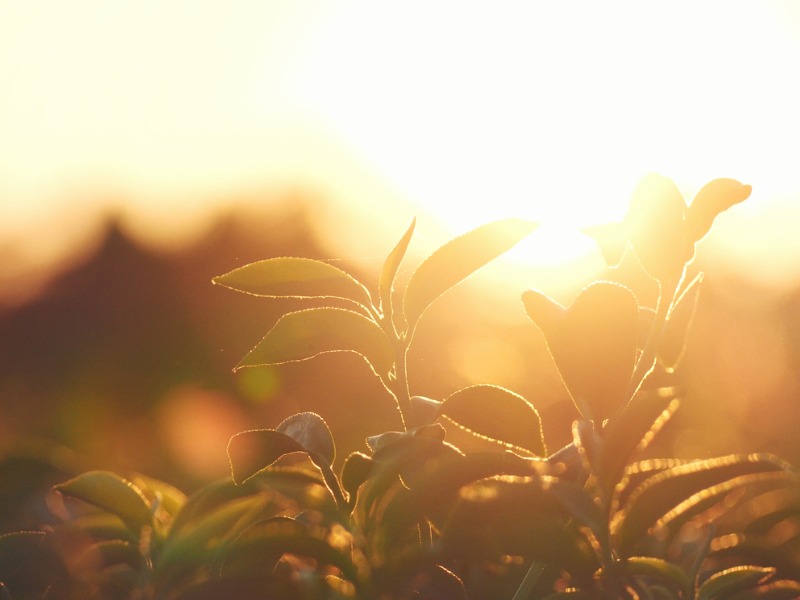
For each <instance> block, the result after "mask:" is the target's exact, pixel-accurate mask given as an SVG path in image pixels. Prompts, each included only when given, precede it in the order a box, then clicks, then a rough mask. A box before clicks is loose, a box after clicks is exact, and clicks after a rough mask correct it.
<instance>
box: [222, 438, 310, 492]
mask: <svg viewBox="0 0 800 600" xmlns="http://www.w3.org/2000/svg"><path fill="white" fill-rule="evenodd" d="M292 452H306V449H305V447H303V445H302V444H301V443H300V442H298V441H297V440H295V439H293V438H291V437H289V436H288V435H286V434H285V433H281V432H280V431H275V430H274V429H251V430H249V431H242V432H240V433H237V434H235V435H234V436H232V437H231V439H230V441H229V442H228V459H229V460H230V463H231V475H232V476H233V480H234V481H235V482H236V483H237V484H240V483H243V482H245V481H247V480H248V479H250V477H252V476H253V475H255V474H256V473H258V472H259V471H260V470H261V469H264V468H266V467H268V466H270V465H271V464H273V463H274V462H275V461H276V460H278V459H279V458H281V457H282V456H284V455H286V454H290V453H292Z"/></svg>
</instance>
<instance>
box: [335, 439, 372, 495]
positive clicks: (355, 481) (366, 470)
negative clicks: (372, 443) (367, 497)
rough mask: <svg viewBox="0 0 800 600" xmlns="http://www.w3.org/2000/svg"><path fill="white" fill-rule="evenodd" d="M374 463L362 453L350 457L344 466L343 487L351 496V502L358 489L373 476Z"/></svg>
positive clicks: (354, 453)
mask: <svg viewBox="0 0 800 600" xmlns="http://www.w3.org/2000/svg"><path fill="white" fill-rule="evenodd" d="M373 467H374V461H373V460H372V458H370V457H369V456H367V455H366V454H362V453H361V452H353V453H352V454H350V456H348V457H347V458H346V459H345V461H344V465H343V466H342V475H341V480H342V487H343V488H344V489H345V491H347V493H348V494H349V495H350V501H351V503H352V501H353V500H354V499H355V497H356V494H357V492H358V488H359V487H361V484H362V483H364V482H365V481H366V480H367V479H369V478H370V476H371V475H372V469H373Z"/></svg>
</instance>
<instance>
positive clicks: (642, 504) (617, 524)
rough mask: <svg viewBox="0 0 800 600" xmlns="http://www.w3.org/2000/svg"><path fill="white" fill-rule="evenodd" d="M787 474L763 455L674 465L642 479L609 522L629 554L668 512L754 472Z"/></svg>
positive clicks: (772, 459)
mask: <svg viewBox="0 0 800 600" xmlns="http://www.w3.org/2000/svg"><path fill="white" fill-rule="evenodd" d="M781 471H786V464H785V463H783V462H781V461H779V460H777V459H775V458H773V457H771V456H769V455H762V454H751V455H733V456H725V457H721V458H715V459H709V460H700V461H694V462H690V463H687V464H682V465H678V466H675V467H673V468H670V469H666V470H664V471H661V472H659V473H657V474H656V475H653V476H652V477H650V478H649V479H647V480H645V481H644V483H642V484H641V485H640V486H639V487H638V488H637V489H636V490H634V491H633V493H631V495H630V496H629V497H628V499H627V501H626V503H625V506H624V507H623V508H622V511H621V512H620V513H618V514H617V515H616V516H615V518H614V519H613V521H612V531H614V535H615V537H616V538H617V540H618V544H619V548H620V550H621V551H622V552H628V551H630V550H631V549H632V548H633V547H634V546H635V544H636V543H637V542H638V541H639V540H640V539H642V538H643V537H644V536H645V535H646V534H647V531H648V530H649V529H650V528H651V527H652V526H653V525H655V524H656V522H657V521H659V520H660V519H662V518H664V517H665V515H667V513H669V511H671V510H672V509H674V508H675V507H677V506H678V505H680V504H681V503H682V502H684V501H687V500H689V499H690V498H692V497H693V496H694V495H695V494H698V493H700V492H702V491H703V490H706V489H709V488H712V487H713V486H715V485H718V484H721V483H722V482H725V481H728V480H731V479H734V478H736V477H740V476H743V475H749V474H755V473H769V472H781Z"/></svg>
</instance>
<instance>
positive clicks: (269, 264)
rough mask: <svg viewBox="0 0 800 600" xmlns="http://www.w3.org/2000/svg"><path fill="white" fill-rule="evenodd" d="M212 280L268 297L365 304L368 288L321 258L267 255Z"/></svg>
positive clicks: (368, 301)
mask: <svg viewBox="0 0 800 600" xmlns="http://www.w3.org/2000/svg"><path fill="white" fill-rule="evenodd" d="M212 281H213V282H214V283H215V284H217V285H221V286H224V287H227V288H230V289H232V290H236V291H238V292H244V293H246V294H253V295H255V296H265V297H268V298H280V297H288V298H346V299H348V300H352V301H354V302H357V303H359V304H362V305H364V306H369V305H370V304H371V300H370V296H369V292H368V291H367V289H366V288H365V287H364V286H363V285H361V284H360V283H359V282H358V281H357V280H356V279H354V278H353V277H352V276H351V275H349V274H348V273H346V272H345V271H342V270H341V269H339V268H337V267H334V266H333V265H330V264H328V263H326V262H322V261H320V260H313V259H310V258H294V257H281V258H268V259H266V260H260V261H257V262H254V263H250V264H248V265H245V266H243V267H239V268H238V269H234V270H233V271H230V272H229V273H225V274H224V275H219V276H217V277H214V279H213V280H212Z"/></svg>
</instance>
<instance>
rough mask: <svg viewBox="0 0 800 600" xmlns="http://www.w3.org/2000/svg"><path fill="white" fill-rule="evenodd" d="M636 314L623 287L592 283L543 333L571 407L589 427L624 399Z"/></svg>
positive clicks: (630, 295) (633, 352) (632, 300)
mask: <svg viewBox="0 0 800 600" xmlns="http://www.w3.org/2000/svg"><path fill="white" fill-rule="evenodd" d="M638 316H639V308H638V305H637V303H636V298H635V297H634V295H633V293H632V292H631V291H630V290H629V289H628V288H626V287H623V286H621V285H618V284H616V283H610V282H597V283H594V284H592V285H590V286H588V287H586V288H584V290H583V291H582V292H581V293H580V294H579V295H578V297H577V298H576V299H575V302H574V303H573V304H572V306H570V307H569V309H567V311H566V313H564V315H563V318H562V319H561V320H560V322H559V323H558V324H557V326H556V327H555V328H554V330H553V332H552V333H551V334H550V335H549V336H548V334H547V331H544V333H545V336H547V343H548V346H549V348H550V352H551V354H552V355H553V360H554V361H555V363H556V366H557V367H558V371H559V373H560V374H561V377H562V379H563V380H564V384H565V385H566V387H567V389H568V390H569V392H570V395H571V396H572V399H573V401H574V402H575V406H576V407H577V408H578V410H579V411H580V412H581V414H582V415H583V416H584V417H585V418H587V419H589V420H591V421H594V422H595V423H602V422H603V421H604V420H605V419H606V418H608V417H609V416H610V415H611V414H612V413H613V412H614V410H615V409H616V408H617V407H618V406H619V404H620V403H621V402H623V401H624V400H625V396H626V394H627V392H628V387H629V385H630V381H631V376H632V375H633V369H634V365H635V362H636V338H637V324H638Z"/></svg>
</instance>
